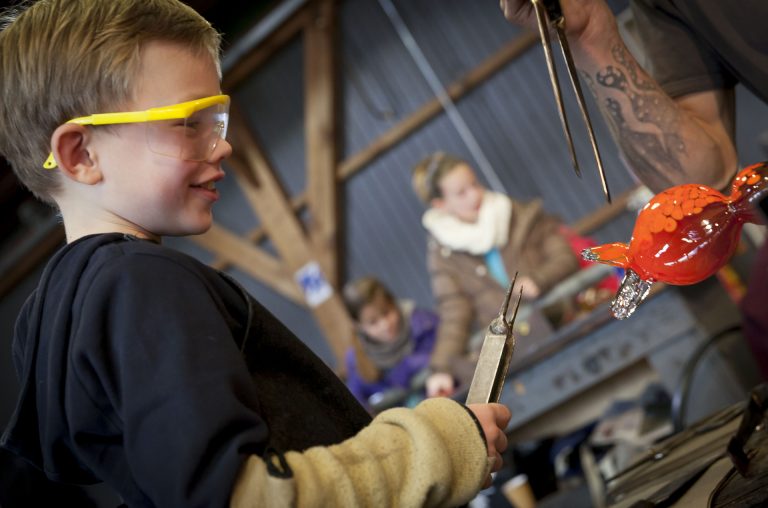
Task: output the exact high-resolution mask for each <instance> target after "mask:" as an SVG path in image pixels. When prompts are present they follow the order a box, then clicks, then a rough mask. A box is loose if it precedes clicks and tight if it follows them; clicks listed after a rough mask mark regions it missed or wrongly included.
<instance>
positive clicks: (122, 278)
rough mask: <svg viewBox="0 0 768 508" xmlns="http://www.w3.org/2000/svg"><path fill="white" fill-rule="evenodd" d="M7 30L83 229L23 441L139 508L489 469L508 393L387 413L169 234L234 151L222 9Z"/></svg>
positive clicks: (466, 479) (12, 110)
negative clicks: (169, 243)
mask: <svg viewBox="0 0 768 508" xmlns="http://www.w3.org/2000/svg"><path fill="white" fill-rule="evenodd" d="M2 26H5V29H4V30H3V31H2V32H0V94H2V100H1V101H0V133H1V134H0V151H1V152H2V153H3V154H5V156H6V157H7V158H8V159H9V161H10V162H11V164H12V165H13V167H14V170H15V171H16V173H17V175H18V176H19V178H20V179H21V180H22V182H24V183H25V185H27V186H28V187H29V188H30V189H31V190H32V191H33V192H34V193H35V194H36V195H37V196H39V197H40V198H42V199H44V200H46V201H48V202H50V203H52V204H54V205H55V206H57V207H58V209H59V210H60V212H61V215H62V218H63V221H64V226H65V230H66V236H67V242H68V244H67V245H66V246H65V247H64V248H63V249H62V250H60V251H59V252H58V253H56V254H55V255H54V256H53V258H52V259H51V260H50V261H49V263H48V265H47V267H46V269H45V271H44V273H43V276H42V278H41V281H40V283H39V285H38V288H37V289H36V291H35V292H34V293H33V294H32V295H31V297H30V298H29V300H28V301H27V303H26V304H25V306H24V308H23V309H22V312H21V314H20V316H19V318H18V321H17V327H16V332H15V337H14V342H13V349H14V360H15V363H16V369H17V372H18V374H19V376H20V378H21V382H22V391H21V394H20V398H19V401H18V405H17V407H16V410H15V413H14V415H13V417H12V419H11V422H10V423H9V425H8V427H7V428H6V430H5V433H4V434H3V437H2V445H3V446H4V447H6V448H7V449H9V450H11V451H13V452H14V453H17V454H18V455H21V456H22V457H24V458H25V459H27V460H28V461H30V462H32V463H34V464H35V465H37V466H38V467H39V468H41V469H42V470H44V471H45V473H46V475H47V476H48V477H49V478H51V479H53V480H57V481H64V482H71V483H94V482H99V481H103V482H105V483H106V484H108V485H109V486H111V487H112V488H113V489H114V490H115V491H117V493H118V494H119V495H120V496H121V497H122V499H123V500H124V502H125V503H126V504H127V505H128V506H163V507H175V506H179V507H180V506H215V505H219V506H222V505H225V504H227V503H230V504H231V505H232V506H273V505H274V506H287V505H299V506H359V505H398V506H417V505H429V506H435V505H450V504H458V503H462V502H466V501H467V500H468V499H470V498H471V497H472V495H473V494H474V493H475V492H476V491H477V490H478V489H479V488H480V487H481V486H482V484H483V483H484V482H487V481H488V477H487V475H488V473H489V470H490V469H492V468H491V467H490V465H491V463H492V462H493V463H494V467H495V468H496V469H498V468H499V467H500V465H501V464H500V460H499V452H501V451H503V449H504V448H505V447H506V438H505V436H504V433H503V430H502V429H503V428H504V427H505V425H506V423H507V421H508V419H509V413H508V411H507V410H506V408H503V407H502V406H498V405H481V406H474V407H472V408H471V411H467V410H466V409H465V408H464V407H462V406H460V405H458V404H456V403H454V402H451V401H448V400H440V401H431V403H427V404H424V405H422V406H421V407H419V408H416V409H415V410H413V411H407V410H394V411H393V412H390V413H388V414H382V415H380V417H379V418H377V419H376V420H374V421H373V422H370V420H369V417H368V415H367V414H366V413H365V411H364V410H363V409H362V408H361V407H360V406H359V404H357V403H356V401H355V400H354V399H353V397H352V396H351V395H350V394H349V392H348V391H346V390H345V389H344V387H343V384H341V382H340V381H339V380H338V379H336V378H335V376H334V375H333V374H332V372H331V371H330V370H328V369H327V368H326V367H325V366H324V365H323V364H322V362H321V361H320V360H319V359H318V358H317V357H316V356H314V355H312V354H311V353H310V352H309V351H308V350H307V349H306V348H305V347H304V346H303V345H302V344H301V342H300V341H298V339H296V338H295V337H293V336H292V335H291V334H290V332H288V330H287V329H286V328H285V327H284V326H283V325H282V324H281V323H279V322H278V321H276V320H275V319H274V318H273V317H272V316H271V315H270V314H269V313H268V312H267V311H266V310H265V309H264V308H263V307H261V306H260V305H259V304H258V303H256V302H255V301H253V299H252V298H251V297H250V296H249V295H248V294H247V293H246V292H245V291H243V290H242V289H241V288H240V286H239V285H238V284H237V283H236V282H234V281H233V280H231V279H229V278H227V277H226V276H224V275H223V274H220V273H218V272H216V271H214V270H212V269H210V268H209V267H207V266H205V265H203V264H202V263H200V262H198V261H196V260H194V259H192V258H189V257H187V256H184V255H182V254H180V253H177V252H174V251H172V250H169V249H166V248H164V247H162V246H161V245H160V240H161V238H162V236H163V235H187V234H198V233H202V232H204V231H205V230H207V229H208V228H209V227H210V225H211V221H212V215H211V208H212V206H213V204H214V203H215V202H216V201H217V199H218V198H219V195H218V192H217V190H216V185H215V184H216V182H217V181H218V180H220V179H221V178H222V177H223V176H224V172H223V171H222V169H221V162H222V161H223V159H225V158H226V157H227V156H229V155H230V152H231V146H230V145H229V143H227V141H226V140H225V135H226V127H227V119H228V106H229V98H228V97H227V96H224V95H221V92H220V88H219V86H220V85H219V81H220V72H219V65H218V52H219V36H218V34H217V33H216V32H215V31H214V30H213V29H212V27H211V26H210V25H209V24H208V23H207V22H205V21H204V20H203V19H202V18H201V17H200V16H199V15H198V14H197V13H195V12H194V11H193V10H192V9H190V8H189V7H187V6H185V5H183V4H182V3H181V2H179V1H177V0H45V1H41V2H37V3H33V4H31V5H30V6H29V7H28V8H27V9H26V10H24V11H21V12H19V13H17V14H16V15H14V16H8V17H7V19H6V21H5V23H2ZM153 108H154V109H153ZM108 112H112V114H103V113H108ZM44 167H45V169H44ZM428 402H429V401H428ZM480 429H482V430H480ZM489 457H490V458H489Z"/></svg>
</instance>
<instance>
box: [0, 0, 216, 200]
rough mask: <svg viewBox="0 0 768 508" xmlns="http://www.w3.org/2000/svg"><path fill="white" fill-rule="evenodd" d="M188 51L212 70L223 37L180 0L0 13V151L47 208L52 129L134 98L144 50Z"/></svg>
mask: <svg viewBox="0 0 768 508" xmlns="http://www.w3.org/2000/svg"><path fill="white" fill-rule="evenodd" d="M158 40H161V41H168V42H174V43H179V44H183V45H185V46H188V47H189V48H190V49H191V50H192V51H195V52H199V53H200V54H201V55H210V56H211V57H212V58H213V59H214V61H215V62H216V64H217V66H218V63H219V51H220V44H221V39H220V36H219V34H218V32H217V31H216V30H215V29H214V28H213V27H212V26H211V25H210V23H208V22H207V21H206V20H205V19H204V18H203V17H202V16H200V15H199V14H198V13H197V12H196V11H195V10H194V9H192V8H191V7H189V6H187V5H185V4H183V3H182V2H180V1H178V0H38V1H37V2H29V1H28V2H24V3H23V4H21V5H19V6H17V7H16V8H13V9H10V10H7V11H5V12H4V13H2V14H0V153H2V154H3V155H4V156H5V157H6V158H7V159H8V160H9V162H10V163H11V165H12V166H13V169H14V171H15V173H16V175H17V176H18V177H19V179H20V180H21V182H22V183H23V184H24V185H26V186H27V187H28V188H29V189H30V190H31V191H32V192H33V193H34V194H35V195H36V196H37V197H38V198H40V199H42V200H43V201H46V202H48V203H51V204H55V203H54V202H53V198H52V196H53V195H55V193H56V191H57V189H58V188H59V185H60V184H59V177H60V175H59V172H58V171H49V170H45V169H43V167H42V164H43V162H44V161H45V158H46V157H47V156H48V153H49V152H50V150H51V146H50V140H51V135H52V134H53V131H54V130H56V128H57V127H58V126H59V125H61V124H62V123H64V122H66V121H68V120H70V119H72V118H75V117H78V116H85V115H90V114H93V113H105V112H110V111H115V108H118V107H120V105H121V104H124V103H126V102H127V101H128V100H130V99H131V98H132V93H133V91H134V82H135V78H136V76H137V74H138V72H139V67H140V63H141V62H140V56H141V50H142V48H143V47H144V46H145V45H146V44H147V43H149V42H152V41H158Z"/></svg>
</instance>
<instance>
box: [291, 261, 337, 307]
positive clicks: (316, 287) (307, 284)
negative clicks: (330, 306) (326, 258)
mask: <svg viewBox="0 0 768 508" xmlns="http://www.w3.org/2000/svg"><path fill="white" fill-rule="evenodd" d="M293 277H294V278H295V279H296V282H297V283H298V284H299V286H300V287H301V290H302V291H303V292H304V299H305V300H306V301H307V305H309V306H310V307H317V306H318V305H320V304H321V303H323V302H324V301H326V300H327V299H328V298H330V297H331V295H332V294H333V288H332V287H331V285H330V284H328V281H327V280H325V277H323V272H322V271H320V265H319V264H317V262H316V261H310V262H309V263H307V264H306V265H304V266H302V267H301V268H299V269H298V270H297V271H296V273H295V274H294V276H293Z"/></svg>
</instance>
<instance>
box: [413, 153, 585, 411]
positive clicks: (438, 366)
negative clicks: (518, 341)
mask: <svg viewBox="0 0 768 508" xmlns="http://www.w3.org/2000/svg"><path fill="white" fill-rule="evenodd" d="M413 187H414V190H415V192H416V194H417V195H418V196H419V198H420V199H421V200H422V202H423V203H424V204H425V205H427V207H428V209H427V211H426V213H424V216H423V217H422V224H423V225H424V227H425V228H426V229H427V231H428V232H429V235H430V239H429V241H428V244H427V264H428V268H429V273H430V277H431V279H432V292H433V296H434V298H435V301H436V303H437V307H438V315H439V316H440V326H439V328H438V334H437V342H436V343H435V349H434V352H433V355H432V360H431V362H430V368H431V370H432V372H433V374H432V375H431V376H430V377H429V378H428V380H427V395H428V396H430V397H431V396H435V395H450V394H451V393H453V391H454V390H455V385H456V384H459V385H464V384H467V383H468V382H469V380H470V379H471V375H472V372H474V361H473V357H472V354H471V351H469V350H470V347H469V343H470V338H471V336H472V335H473V332H476V331H477V330H482V329H484V328H485V327H487V326H488V324H489V323H490V322H491V320H492V319H493V318H494V317H495V316H496V315H497V314H498V312H499V306H500V305H501V302H502V301H503V299H504V294H505V291H506V288H507V287H508V285H509V281H510V280H511V278H512V277H513V276H514V274H515V272H519V277H518V286H517V287H520V286H521V285H522V287H523V298H524V299H527V300H533V299H535V298H537V297H538V296H539V295H542V294H544V293H546V292H547V291H549V290H550V289H551V288H552V287H553V286H554V285H555V284H557V283H558V282H559V281H560V280H562V279H564V278H565V277H567V276H568V275H570V274H572V273H574V272H576V271H577V270H578V269H579V262H578V259H577V257H576V255H575V254H574V253H573V250H572V248H571V246H570V244H569V242H568V241H567V240H566V239H565V238H564V237H563V235H562V234H561V232H560V229H561V225H562V223H561V221H560V220H558V219H556V218H555V217H553V216H551V215H548V214H547V213H545V211H544V209H543V207H542V205H541V202H540V201H539V200H536V201H532V202H529V203H523V202H519V201H514V200H512V199H510V198H509V197H507V196H505V195H503V194H500V193H497V192H492V191H490V190H487V189H485V188H483V186H482V185H481V184H480V182H479V181H478V180H477V176H476V175H475V172H474V170H473V169H472V167H471V166H470V165H469V164H468V163H467V162H466V161H464V160H462V159H460V158H458V157H455V156H453V155H450V154H446V153H444V152H436V153H434V154H432V155H430V156H429V157H427V158H426V159H424V160H423V161H421V162H420V163H419V164H418V165H417V166H416V167H415V168H414V170H413ZM537 319H538V321H537ZM547 326H548V324H547V323H546V320H545V319H544V318H543V316H542V315H541V314H536V313H535V312H534V313H532V314H531V318H530V329H531V332H534V333H532V335H537V334H538V335H540V334H541V333H546V330H545V331H539V332H535V329H536V328H537V327H538V328H539V329H540V330H541V329H542V328H546V327H547Z"/></svg>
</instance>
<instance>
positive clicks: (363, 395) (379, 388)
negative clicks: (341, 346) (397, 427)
mask: <svg viewBox="0 0 768 508" xmlns="http://www.w3.org/2000/svg"><path fill="white" fill-rule="evenodd" d="M343 296H344V303H345V304H346V306H347V310H348V311H349V313H350V315H351V316H352V319H353V320H354V321H355V327H356V330H357V339H358V343H357V344H356V346H354V347H351V348H350V349H349V350H348V351H347V355H346V367H347V386H348V387H349V390H350V391H351V392H352V394H353V395H354V396H355V397H356V398H357V400H359V401H360V402H361V403H362V404H363V405H365V406H366V407H368V409H369V410H370V409H371V408H372V406H375V404H374V403H373V399H372V397H374V398H376V397H378V398H381V397H385V396H386V395H387V392H390V393H401V394H403V395H406V394H407V393H408V392H409V391H412V389H413V391H414V392H416V391H417V390H416V389H417V387H415V386H413V384H414V382H415V381H417V380H418V378H419V375H420V374H422V373H423V372H424V370H425V369H426V368H427V367H428V366H429V358H430V356H431V354H432V347H433V346H434V344H435V336H436V333H437V315H436V314H435V313H433V312H431V311H428V310H426V309H420V308H417V307H416V306H415V303H414V302H413V301H412V300H395V298H394V297H393V296H392V293H391V292H390V291H389V289H387V287H386V286H384V284H383V283H382V282H381V281H379V280H378V279H376V278H374V277H361V278H359V279H356V280H354V281H351V282H349V283H348V284H347V285H346V286H344V291H343ZM362 362H369V363H370V364H372V365H373V367H374V370H375V372H374V373H373V376H371V379H366V377H367V376H364V375H363V373H362V372H361V369H360V368H359V364H361V363H362ZM411 400H412V399H409V400H403V401H401V403H400V404H399V405H406V406H411V405H412V404H411Z"/></svg>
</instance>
